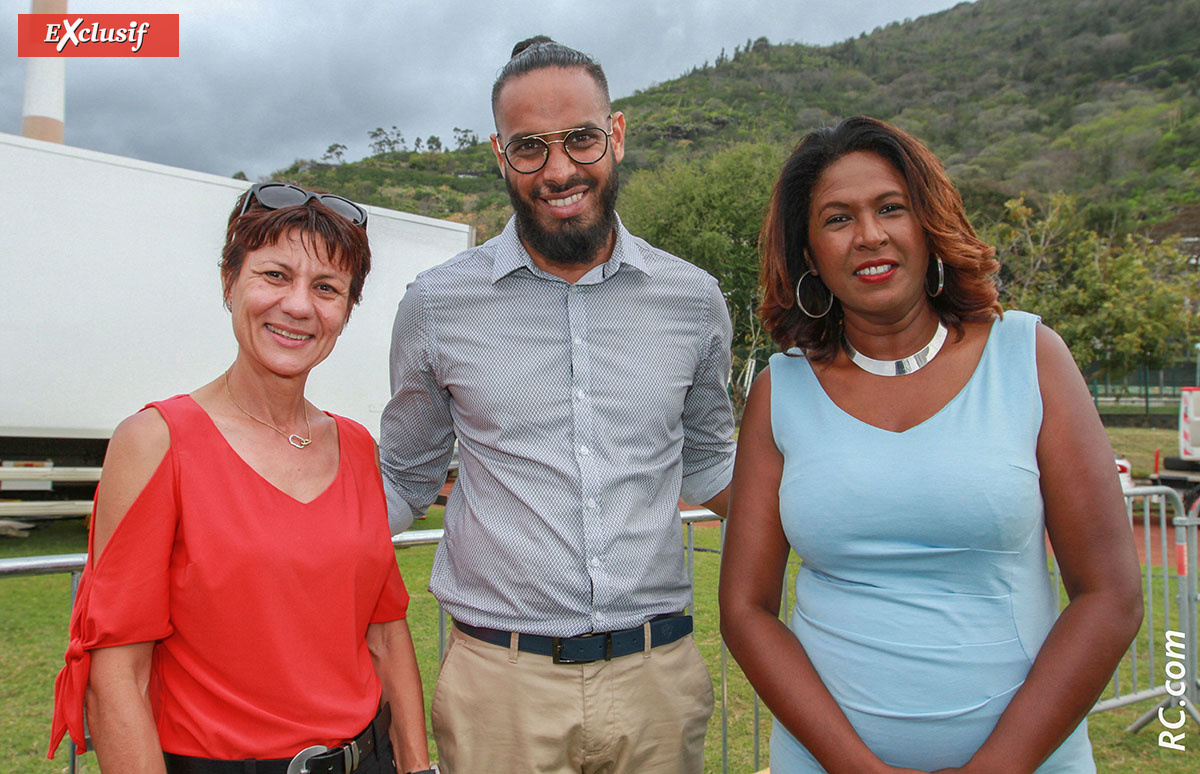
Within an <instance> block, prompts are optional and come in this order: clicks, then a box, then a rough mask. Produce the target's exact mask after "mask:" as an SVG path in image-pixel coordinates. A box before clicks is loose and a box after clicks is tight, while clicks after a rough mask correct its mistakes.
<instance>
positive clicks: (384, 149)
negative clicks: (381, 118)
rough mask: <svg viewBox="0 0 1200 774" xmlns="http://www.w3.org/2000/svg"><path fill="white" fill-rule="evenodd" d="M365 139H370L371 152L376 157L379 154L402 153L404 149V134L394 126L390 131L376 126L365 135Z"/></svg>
mask: <svg viewBox="0 0 1200 774" xmlns="http://www.w3.org/2000/svg"><path fill="white" fill-rule="evenodd" d="M367 137H369V138H371V150H372V151H374V153H375V155H376V156H378V155H379V154H381V153H395V152H396V151H402V150H404V149H405V147H406V143H405V142H404V133H403V132H401V131H400V129H399V128H398V127H396V126H395V125H393V126H392V128H391V129H390V130H389V129H384V128H383V127H382V126H377V127H375V128H374V129H372V130H371V131H370V133H368V134H367ZM418 142H420V140H418Z"/></svg>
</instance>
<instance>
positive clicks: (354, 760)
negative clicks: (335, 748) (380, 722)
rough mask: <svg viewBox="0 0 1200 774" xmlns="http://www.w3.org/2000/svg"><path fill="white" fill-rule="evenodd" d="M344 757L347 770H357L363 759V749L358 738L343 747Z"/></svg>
mask: <svg viewBox="0 0 1200 774" xmlns="http://www.w3.org/2000/svg"><path fill="white" fill-rule="evenodd" d="M342 757H343V759H344V762H345V764H346V771H347V772H351V771H357V770H358V763H359V761H360V760H362V751H361V750H360V749H359V747H358V740H357V739H354V740H351V741H349V742H347V743H346V746H345V747H343V748H342Z"/></svg>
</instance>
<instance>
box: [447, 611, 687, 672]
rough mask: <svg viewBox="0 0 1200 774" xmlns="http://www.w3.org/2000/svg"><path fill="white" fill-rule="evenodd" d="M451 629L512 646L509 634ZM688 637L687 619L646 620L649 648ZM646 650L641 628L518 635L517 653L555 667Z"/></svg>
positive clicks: (475, 628)
mask: <svg viewBox="0 0 1200 774" xmlns="http://www.w3.org/2000/svg"><path fill="white" fill-rule="evenodd" d="M454 625H455V627H457V628H458V630H459V631H460V632H462V633H463V634H469V635H470V636H472V637H474V638H475V639H477V640H483V641H484V642H490V643H492V644H493V645H500V646H502V647H505V648H507V647H508V646H509V643H510V642H512V632H505V631H501V630H499V629H485V628H483V627H482V626H471V625H470V624H465V623H463V622H462V621H455V622H454ZM691 633H692V617H691V616H690V615H682V614H670V615H665V616H659V617H657V618H653V619H651V620H650V647H652V648H656V647H658V646H659V645H666V644H668V643H671V642H675V640H678V639H680V638H681V637H686V636H687V635H689V634H691ZM645 649H646V635H645V630H644V629H643V627H641V626H634V627H632V628H629V629H621V630H620V631H616V632H600V633H597V634H583V635H580V636H578V637H546V636H543V635H541V634H518V635H517V650H520V651H523V652H525V653H537V654H538V655H542V656H550V657H551V658H553V659H554V663H555V664H590V663H592V662H593V661H610V660H612V659H614V658H620V657H621V656H628V655H629V654H631V653H641V652H642V651H643V650H645Z"/></svg>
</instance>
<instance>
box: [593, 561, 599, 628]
mask: <svg viewBox="0 0 1200 774" xmlns="http://www.w3.org/2000/svg"><path fill="white" fill-rule="evenodd" d="M592 566H593V567H599V566H600V557H598V556H593V557H592ZM596 617H597V618H599V617H600V614H599V613H596Z"/></svg>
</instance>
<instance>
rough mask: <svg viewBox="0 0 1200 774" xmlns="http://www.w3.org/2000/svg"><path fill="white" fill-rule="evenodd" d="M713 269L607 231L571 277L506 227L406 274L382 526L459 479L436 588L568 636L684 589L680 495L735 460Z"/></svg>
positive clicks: (669, 608) (463, 611)
mask: <svg viewBox="0 0 1200 774" xmlns="http://www.w3.org/2000/svg"><path fill="white" fill-rule="evenodd" d="M730 337H731V329H730V324H729V314H728V312H727V310H726V308H725V302H724V299H723V298H722V296H721V292H720V289H719V288H718V286H717V282H716V280H714V279H713V278H712V277H711V276H709V275H708V274H706V273H705V272H704V271H702V270H700V269H698V268H696V267H695V266H693V265H691V264H689V263H687V262H686V261H683V260H681V259H679V258H676V257H675V256H672V255H669V254H667V253H665V252H663V251H661V250H657V249H655V248H653V247H651V246H650V245H649V244H647V243H646V242H645V241H644V240H642V239H638V238H637V237H634V236H632V235H631V234H630V233H629V232H628V231H626V230H625V228H624V226H621V225H620V223H619V222H618V225H617V238H616V242H615V246H614V248H613V253H612V256H611V258H610V259H609V260H608V261H606V262H605V263H603V264H601V265H599V266H596V267H594V268H593V269H591V270H590V271H589V272H588V273H587V274H586V275H584V276H583V277H582V278H581V279H580V280H579V281H578V282H576V283H575V284H574V285H572V284H569V283H567V282H566V281H565V280H563V279H561V278H559V277H556V276H554V275H552V274H549V273H547V272H544V271H542V270H540V269H538V268H537V267H536V266H535V265H534V263H533V261H532V259H531V258H530V257H529V254H528V253H527V252H526V251H525V249H524V247H523V246H522V245H521V243H520V240H518V239H517V235H516V225H515V221H513V220H510V221H509V223H508V225H507V227H505V229H504V231H503V232H502V233H501V234H500V235H499V236H497V237H496V238H494V239H492V240H489V241H488V242H486V243H484V244H483V245H480V246H478V247H475V248H472V249H470V250H467V251H465V252H462V253H460V254H459V255H457V256H455V257H454V258H452V259H451V260H449V261H447V262H446V263H444V264H441V265H440V266H437V267H435V268H432V269H429V270H428V271H424V272H422V273H421V274H419V275H418V276H417V278H416V280H414V281H413V283H412V285H410V286H409V288H408V291H407V292H406V293H405V296H404V299H403V300H402V301H401V302H400V307H399V309H398V311H397V313H396V323H395V327H394V329H393V332H392V352H391V370H392V398H391V400H390V401H389V402H388V405H387V408H386V409H385V410H384V413H383V421H382V427H381V433H380V455H381V462H382V468H383V478H384V484H385V488H386V489H387V496H388V511H389V516H390V519H391V523H392V528H393V531H399V530H400V529H404V528H406V527H407V526H408V525H409V524H410V523H411V521H412V518H413V514H414V512H417V511H420V510H421V509H423V508H424V507H426V506H427V505H428V504H429V503H430V502H432V501H433V499H434V497H435V496H436V495H437V493H438V491H439V489H440V488H441V486H442V483H443V481H444V480H445V476H446V470H447V467H448V465H449V461H450V455H451V450H452V446H453V443H454V439H455V437H456V436H457V438H458V442H459V470H458V481H457V483H456V484H455V486H454V490H453V491H452V492H451V494H450V497H449V501H448V502H447V505H446V516H445V521H444V527H445V537H444V539H443V540H442V542H441V544H440V545H439V546H438V549H437V553H436V555H435V557H434V562H433V573H432V577H431V580H430V584H429V587H430V590H431V591H432V592H433V594H434V596H435V597H437V599H438V600H439V601H440V602H441V603H442V605H443V606H444V607H445V609H446V610H447V612H449V613H450V614H451V615H452V616H454V618H455V619H457V620H460V621H463V622H464V623H468V624H472V625H475V626H486V627H491V628H494V629H504V630H510V631H519V632H525V633H529V634H544V635H550V636H560V637H565V636H573V635H577V634H582V633H585V632H594V631H595V632H602V631H612V630H616V629H623V628H628V627H631V626H637V625H640V624H641V623H642V622H643V621H645V620H646V619H647V618H648V617H650V616H653V615H656V614H659V613H668V612H673V611H677V610H681V609H683V608H684V607H686V606H687V605H688V603H689V599H690V584H689V582H688V576H687V570H686V567H685V564H684V554H683V548H682V540H681V535H680V527H679V510H678V500H679V497H680V496H681V492H682V496H683V498H684V499H685V500H687V501H688V502H693V503H699V502H704V501H706V500H708V499H709V498H711V497H713V496H714V495H716V494H718V493H720V492H721V490H723V489H724V488H725V487H726V485H727V484H728V483H729V479H730V476H731V474H732V471H733V448H734V444H733V440H732V435H733V416H732V411H731V409H730V403H729V394H728V391H727V388H726V385H727V382H728V378H729V358H730V352H729V347H730Z"/></svg>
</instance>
